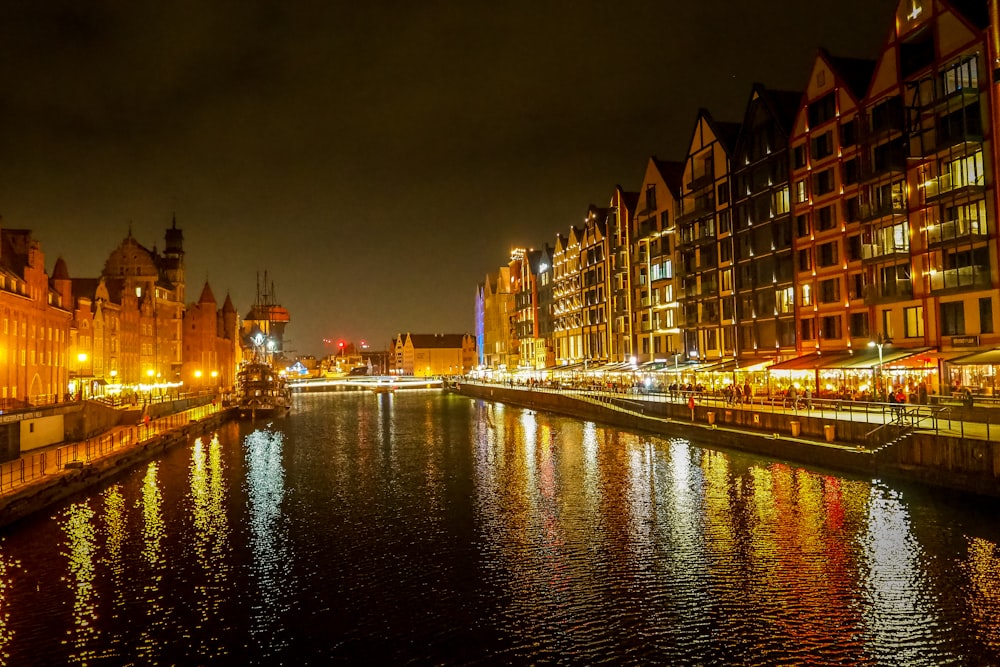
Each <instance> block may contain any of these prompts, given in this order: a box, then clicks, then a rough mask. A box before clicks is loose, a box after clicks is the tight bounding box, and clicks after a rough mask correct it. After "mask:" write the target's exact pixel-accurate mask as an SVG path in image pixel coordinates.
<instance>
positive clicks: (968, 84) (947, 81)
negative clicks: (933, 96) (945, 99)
mask: <svg viewBox="0 0 1000 667" xmlns="http://www.w3.org/2000/svg"><path fill="white" fill-rule="evenodd" d="M978 87H979V61H978V60H977V59H976V57H975V56H973V57H972V58H969V59H967V60H963V61H960V62H957V63H955V64H954V65H952V66H951V67H949V68H948V69H946V70H945V71H943V72H941V92H942V93H943V94H944V95H945V96H947V95H951V94H952V93H955V92H958V91H959V90H964V89H965V88H978Z"/></svg>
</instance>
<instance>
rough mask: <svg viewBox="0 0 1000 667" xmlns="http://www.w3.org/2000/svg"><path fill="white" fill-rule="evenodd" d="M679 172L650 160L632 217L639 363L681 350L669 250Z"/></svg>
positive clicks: (673, 236) (678, 166)
mask: <svg viewBox="0 0 1000 667" xmlns="http://www.w3.org/2000/svg"><path fill="white" fill-rule="evenodd" d="M683 172H684V163H683V162H665V161H662V160H658V159H656V158H655V157H651V158H650V159H649V162H648V163H647V164H646V173H645V176H644V177H643V179H642V186H641V187H640V188H639V201H638V204H637V205H636V211H635V215H634V216H633V218H632V239H633V251H632V256H633V258H634V260H633V263H632V273H633V278H632V289H633V298H632V306H633V308H632V322H633V324H632V329H633V331H634V332H635V335H636V352H637V357H638V359H639V360H640V361H645V362H649V361H655V360H657V359H666V358H668V357H672V356H673V355H674V354H675V353H676V351H677V350H679V349H681V347H680V345H681V339H680V333H681V332H680V328H679V327H678V312H677V305H678V304H677V293H676V289H677V285H675V282H674V255H673V251H674V241H675V240H676V234H675V232H676V228H675V227H674V224H675V221H676V219H677V212H678V211H679V210H680V192H681V190H680V187H681V177H682V175H683Z"/></svg>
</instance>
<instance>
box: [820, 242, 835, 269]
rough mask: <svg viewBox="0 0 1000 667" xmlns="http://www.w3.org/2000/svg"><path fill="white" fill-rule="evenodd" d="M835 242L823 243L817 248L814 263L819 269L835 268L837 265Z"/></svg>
mask: <svg viewBox="0 0 1000 667" xmlns="http://www.w3.org/2000/svg"><path fill="white" fill-rule="evenodd" d="M837 245H838V244H837V242H836V241H831V242H829V243H824V244H822V245H821V246H819V248H817V251H818V252H817V254H818V257H817V258H816V263H817V264H818V265H819V266H821V267H827V266H836V265H837V264H838V263H839V261H840V260H839V258H838V252H837Z"/></svg>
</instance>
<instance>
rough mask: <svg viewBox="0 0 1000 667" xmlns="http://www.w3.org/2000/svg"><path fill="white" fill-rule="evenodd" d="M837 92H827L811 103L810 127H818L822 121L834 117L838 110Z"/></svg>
mask: <svg viewBox="0 0 1000 667" xmlns="http://www.w3.org/2000/svg"><path fill="white" fill-rule="evenodd" d="M834 96H835V93H827V94H826V95H824V96H823V97H821V98H819V99H818V100H816V101H815V102H813V103H812V104H810V105H809V108H808V112H807V113H808V118H809V127H816V126H817V125H819V124H821V123H825V122H826V121H828V120H830V119H831V118H833V116H834V115H835V114H836V112H837V103H836V98H835V97H834Z"/></svg>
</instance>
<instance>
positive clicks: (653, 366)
mask: <svg viewBox="0 0 1000 667" xmlns="http://www.w3.org/2000/svg"><path fill="white" fill-rule="evenodd" d="M668 365H670V362H669V361H647V362H645V363H642V364H639V370H640V371H643V372H649V371H658V370H661V369H663V368H666V367H667V366H668Z"/></svg>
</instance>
